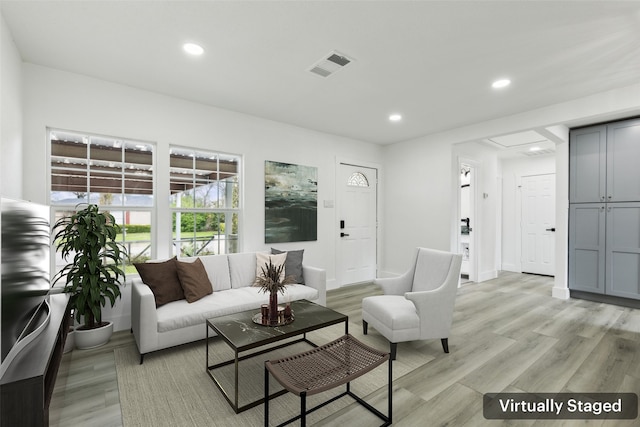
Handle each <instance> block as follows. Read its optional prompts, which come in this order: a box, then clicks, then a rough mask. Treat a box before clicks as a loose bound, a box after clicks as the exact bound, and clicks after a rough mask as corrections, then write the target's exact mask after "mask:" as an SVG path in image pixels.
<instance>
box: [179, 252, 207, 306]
mask: <svg viewBox="0 0 640 427" xmlns="http://www.w3.org/2000/svg"><path fill="white" fill-rule="evenodd" d="M176 267H177V269H178V277H179V278H180V284H181V285H182V290H183V291H184V296H185V298H186V299H187V302H189V303H192V302H195V301H198V300H199V299H200V298H202V297H204V296H205V295H209V294H210V293H212V292H213V287H212V286H211V282H210V281H209V276H207V270H205V269H204V265H203V264H202V261H200V258H196V260H195V261H194V262H180V261H177V262H176Z"/></svg>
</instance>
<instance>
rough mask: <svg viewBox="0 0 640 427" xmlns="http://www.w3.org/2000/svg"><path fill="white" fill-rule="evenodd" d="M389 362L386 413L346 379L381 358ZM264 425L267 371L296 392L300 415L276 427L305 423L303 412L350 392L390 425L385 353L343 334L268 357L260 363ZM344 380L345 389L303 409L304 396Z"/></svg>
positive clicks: (267, 411)
mask: <svg viewBox="0 0 640 427" xmlns="http://www.w3.org/2000/svg"><path fill="white" fill-rule="evenodd" d="M385 361H386V362H387V363H388V365H389V385H388V387H389V391H388V401H389V409H388V415H386V416H385V415H384V414H383V413H382V412H380V411H378V410H377V409H376V408H374V407H373V406H371V405H369V404H368V403H367V402H365V401H364V400H363V399H362V398H360V397H359V396H357V395H355V394H354V393H353V392H352V391H351V389H350V382H351V381H353V380H354V379H356V378H358V377H360V376H361V375H364V374H366V373H367V372H369V371H371V370H373V369H374V368H376V367H378V366H380V365H382V364H383V363H384V362H385ZM264 368H265V369H264V393H265V394H264V396H265V399H264V425H265V427H268V426H269V372H271V375H273V377H274V378H275V379H276V380H277V381H278V382H279V383H280V384H281V385H282V386H283V387H284V388H285V389H286V390H288V391H289V392H291V393H293V394H296V395H298V396H300V415H298V416H296V417H293V418H291V419H289V420H287V421H285V422H283V423H282V424H279V425H278V427H280V426H284V425H286V424H289V423H291V422H293V421H296V420H298V419H300V425H301V426H302V427H305V426H306V416H307V414H309V413H311V412H313V411H315V410H316V409H319V408H322V407H323V406H326V405H328V404H329V403H331V402H333V401H335V400H337V399H340V398H341V397H344V396H346V395H349V396H351V397H352V398H354V399H355V400H356V402H358V403H359V404H361V405H362V406H364V407H365V408H366V409H368V410H369V411H371V412H372V413H374V414H375V415H376V416H377V417H378V418H380V419H381V420H383V421H384V424H382V425H383V426H388V425H391V406H392V405H391V389H392V382H393V378H392V374H391V360H390V359H389V353H385V352H383V351H379V350H376V349H374V348H371V347H369V346H366V345H364V344H363V343H361V342H360V341H358V340H357V339H355V338H354V337H352V336H351V335H349V334H347V335H344V336H342V337H340V338H338V339H337V340H335V341H332V342H330V343H328V344H325V345H323V346H320V347H316V348H314V349H312V350H309V351H306V352H304V353H299V354H296V355H293V356H289V357H285V358H282V359H278V360H268V361H266V362H265V365H264ZM343 384H346V391H345V392H343V393H341V394H339V395H337V396H335V397H332V398H331V399H329V400H327V401H325V402H323V403H321V404H319V405H317V406H315V407H313V408H311V409H309V410H307V396H311V395H313V394H317V393H321V392H323V391H327V390H330V389H332V388H334V387H337V386H340V385H343Z"/></svg>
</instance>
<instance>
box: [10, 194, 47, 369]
mask: <svg viewBox="0 0 640 427" xmlns="http://www.w3.org/2000/svg"><path fill="white" fill-rule="evenodd" d="M0 203H1V209H0V224H1V227H2V236H1V240H0V245H1V247H2V251H1V260H2V263H1V264H2V275H1V277H0V298H1V301H0V321H1V328H0V330H1V334H2V335H1V337H0V338H1V339H0V353H1V355H2V359H1V361H2V362H4V361H5V358H6V357H7V355H8V353H9V352H10V350H11V349H12V348H13V347H14V346H15V345H16V343H17V342H18V341H19V340H20V339H22V338H23V337H24V336H26V335H27V334H28V333H29V331H30V330H33V329H34V328H36V327H37V326H38V325H33V323H34V322H37V321H38V320H37V318H39V317H40V316H39V315H38V311H39V308H40V305H41V304H42V302H43V301H44V300H45V299H46V297H47V294H48V292H49V289H50V287H51V285H50V276H49V268H50V259H49V252H50V241H51V238H50V236H51V231H50V228H49V207H48V206H44V205H40V204H37V203H31V202H26V201H21V200H13V199H8V198H4V197H3V198H2V199H1V200H0ZM32 319H33V321H32ZM5 367H6V366H5Z"/></svg>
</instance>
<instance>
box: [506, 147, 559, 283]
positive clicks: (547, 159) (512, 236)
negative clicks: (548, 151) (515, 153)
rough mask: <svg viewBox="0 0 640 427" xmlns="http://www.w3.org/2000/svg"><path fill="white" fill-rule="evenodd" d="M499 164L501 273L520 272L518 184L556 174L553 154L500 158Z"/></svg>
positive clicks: (520, 214)
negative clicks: (500, 172) (535, 176)
mask: <svg viewBox="0 0 640 427" xmlns="http://www.w3.org/2000/svg"><path fill="white" fill-rule="evenodd" d="M501 165H502V270H506V271H516V272H520V271H522V270H521V261H520V258H521V253H522V247H521V242H522V239H521V227H520V224H521V222H520V220H521V218H522V209H521V204H522V199H521V198H520V184H521V182H522V177H523V176H529V175H543V174H554V173H556V158H555V155H543V156H540V157H525V156H522V157H518V158H510V159H504V160H502V161H501Z"/></svg>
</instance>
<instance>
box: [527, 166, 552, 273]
mask: <svg viewBox="0 0 640 427" xmlns="http://www.w3.org/2000/svg"><path fill="white" fill-rule="evenodd" d="M555 188H556V175H555V174H543V175H531V176H523V177H522V182H521V190H522V191H521V194H522V198H521V200H522V223H521V226H522V238H521V242H522V266H521V270H522V272H523V273H533V274H544V275H548V276H553V275H555V214H556V203H555V202H556V191H555Z"/></svg>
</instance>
